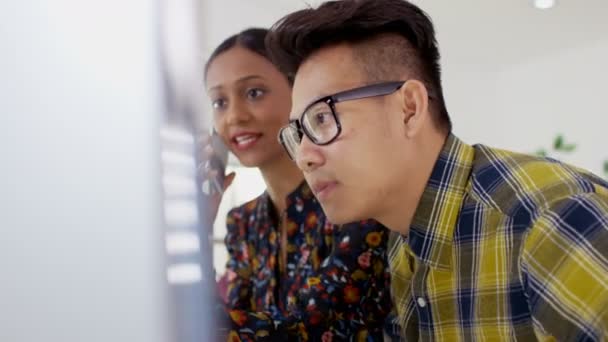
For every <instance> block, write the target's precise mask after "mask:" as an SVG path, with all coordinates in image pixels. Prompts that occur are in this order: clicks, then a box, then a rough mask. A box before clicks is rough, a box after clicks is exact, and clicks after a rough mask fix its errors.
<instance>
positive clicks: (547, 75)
mask: <svg viewBox="0 0 608 342" xmlns="http://www.w3.org/2000/svg"><path fill="white" fill-rule="evenodd" d="M606 61H608V39H604V40H598V41H594V42H591V43H588V44H585V45H583V46H577V47H575V48H571V49H566V50H563V51H560V52H558V53H553V54H550V55H547V56H543V57H541V58H535V59H533V60H530V61H528V62H527V63H522V64H518V65H513V66H508V67H505V68H504V69H502V70H501V71H500V72H498V73H497V82H496V102H495V103H494V104H493V106H492V107H491V110H490V111H489V113H488V115H491V116H492V117H493V118H494V120H495V124H494V125H493V126H494V127H493V129H491V131H492V137H488V140H487V141H488V143H491V144H494V145H497V146H501V147H505V148H510V149H514V150H518V151H522V152H533V151H535V150H536V149H537V148H539V147H550V144H551V143H552V140H553V137H554V136H555V135H556V134H558V133H562V134H564V135H565V137H566V140H567V141H572V142H576V143H577V144H578V148H577V150H576V151H575V152H574V153H572V154H563V155H557V157H560V158H562V159H564V160H565V161H567V162H571V163H574V164H576V165H578V166H581V167H584V168H587V169H589V170H591V171H593V172H595V173H597V174H602V172H603V170H602V162H603V160H606V159H608V139H607V138H608V137H607V133H608V109H607V106H606V98H607V97H608V87H607V86H606V81H607V80H608V66H607V65H606ZM477 130H479V131H483V128H482V127H478V128H477Z"/></svg>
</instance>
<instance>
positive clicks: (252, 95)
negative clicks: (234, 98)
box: [247, 88, 266, 100]
mask: <svg viewBox="0 0 608 342" xmlns="http://www.w3.org/2000/svg"><path fill="white" fill-rule="evenodd" d="M265 93H266V92H265V91H264V90H262V89H260V88H251V89H248V90H247V98H248V99H251V100H255V99H257V98H258V97H260V96H262V95H264V94H265Z"/></svg>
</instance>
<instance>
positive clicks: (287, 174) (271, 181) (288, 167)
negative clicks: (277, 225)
mask: <svg viewBox="0 0 608 342" xmlns="http://www.w3.org/2000/svg"><path fill="white" fill-rule="evenodd" d="M260 172H261V173H262V177H263V178H264V182H265V183H266V189H267V191H268V194H269V195H270V200H271V201H272V204H273V205H274V207H275V208H276V210H277V213H279V214H280V213H282V212H283V211H285V209H286V204H285V199H286V197H287V196H288V195H289V194H290V193H292V192H293V191H294V190H295V189H296V188H297V187H298V186H299V185H300V184H301V183H302V182H303V181H304V175H302V171H300V169H298V167H297V166H296V164H295V163H294V162H293V161H291V160H290V159H289V157H287V156H285V157H284V158H280V159H278V160H277V161H275V162H273V163H271V164H268V165H264V166H261V167H260Z"/></svg>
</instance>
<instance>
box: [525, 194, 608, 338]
mask: <svg viewBox="0 0 608 342" xmlns="http://www.w3.org/2000/svg"><path fill="white" fill-rule="evenodd" d="M521 260H522V262H521V271H522V273H521V276H522V282H523V285H524V289H525V291H526V294H527V297H528V305H529V307H530V312H531V315H532V320H533V322H534V329H535V333H536V334H537V336H538V337H540V338H543V337H548V336H552V337H555V338H557V339H558V340H562V341H600V340H606V339H608V196H601V195H599V194H597V193H588V194H582V195H576V196H572V197H568V198H565V199H562V200H559V201H557V202H555V203H554V204H552V205H551V206H550V207H549V208H548V209H547V210H544V211H543V213H542V214H541V215H540V216H539V217H538V218H537V219H536V220H535V223H534V225H533V226H532V228H531V229H530V231H529V232H528V233H527V236H526V239H525V242H524V247H523V253H522V259H521Z"/></svg>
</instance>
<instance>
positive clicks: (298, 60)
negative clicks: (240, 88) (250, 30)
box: [266, 0, 452, 132]
mask: <svg viewBox="0 0 608 342" xmlns="http://www.w3.org/2000/svg"><path fill="white" fill-rule="evenodd" d="M343 43H346V44H349V46H350V47H351V48H353V50H354V56H353V57H354V60H355V62H357V63H358V64H360V65H361V70H362V72H363V74H364V75H365V77H366V78H367V79H368V81H369V83H372V82H377V81H397V80H398V79H395V78H396V77H397V76H396V75H407V78H409V79H417V80H419V81H421V82H423V83H424V84H425V86H426V88H427V89H428V92H429V94H432V96H431V100H430V101H429V108H430V109H431V113H432V116H433V119H434V121H435V123H436V124H437V125H438V127H439V128H441V129H444V130H447V131H448V132H449V131H451V130H452V123H451V121H450V117H449V114H448V111H447V109H446V105H445V100H444V97H443V91H442V87H441V66H440V64H439V60H440V54H439V47H438V44H437V40H436V38H435V29H434V27H433V23H432V21H431V19H430V17H429V16H428V15H427V14H426V13H425V12H424V11H423V10H422V9H420V8H419V7H418V6H416V5H414V4H412V3H410V2H408V1H405V0H337V1H327V2H324V3H322V4H321V5H320V6H318V7H317V8H307V9H303V10H299V11H296V12H293V13H291V14H288V15H287V16H285V17H283V18H282V19H281V20H279V21H278V22H277V23H276V24H274V25H273V27H272V28H271V29H270V32H269V33H268V35H267V36H266V47H267V50H268V53H269V56H270V58H271V59H272V60H273V61H274V63H275V65H277V66H278V67H279V68H280V69H281V70H282V71H283V73H285V74H286V75H288V76H289V78H290V79H293V77H294V76H295V74H296V73H297V71H298V69H299V67H300V65H301V64H302V63H303V62H305V61H306V59H307V58H309V57H311V55H313V54H315V53H316V52H318V51H319V50H321V49H324V48H327V47H331V46H336V45H339V44H343Z"/></svg>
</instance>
